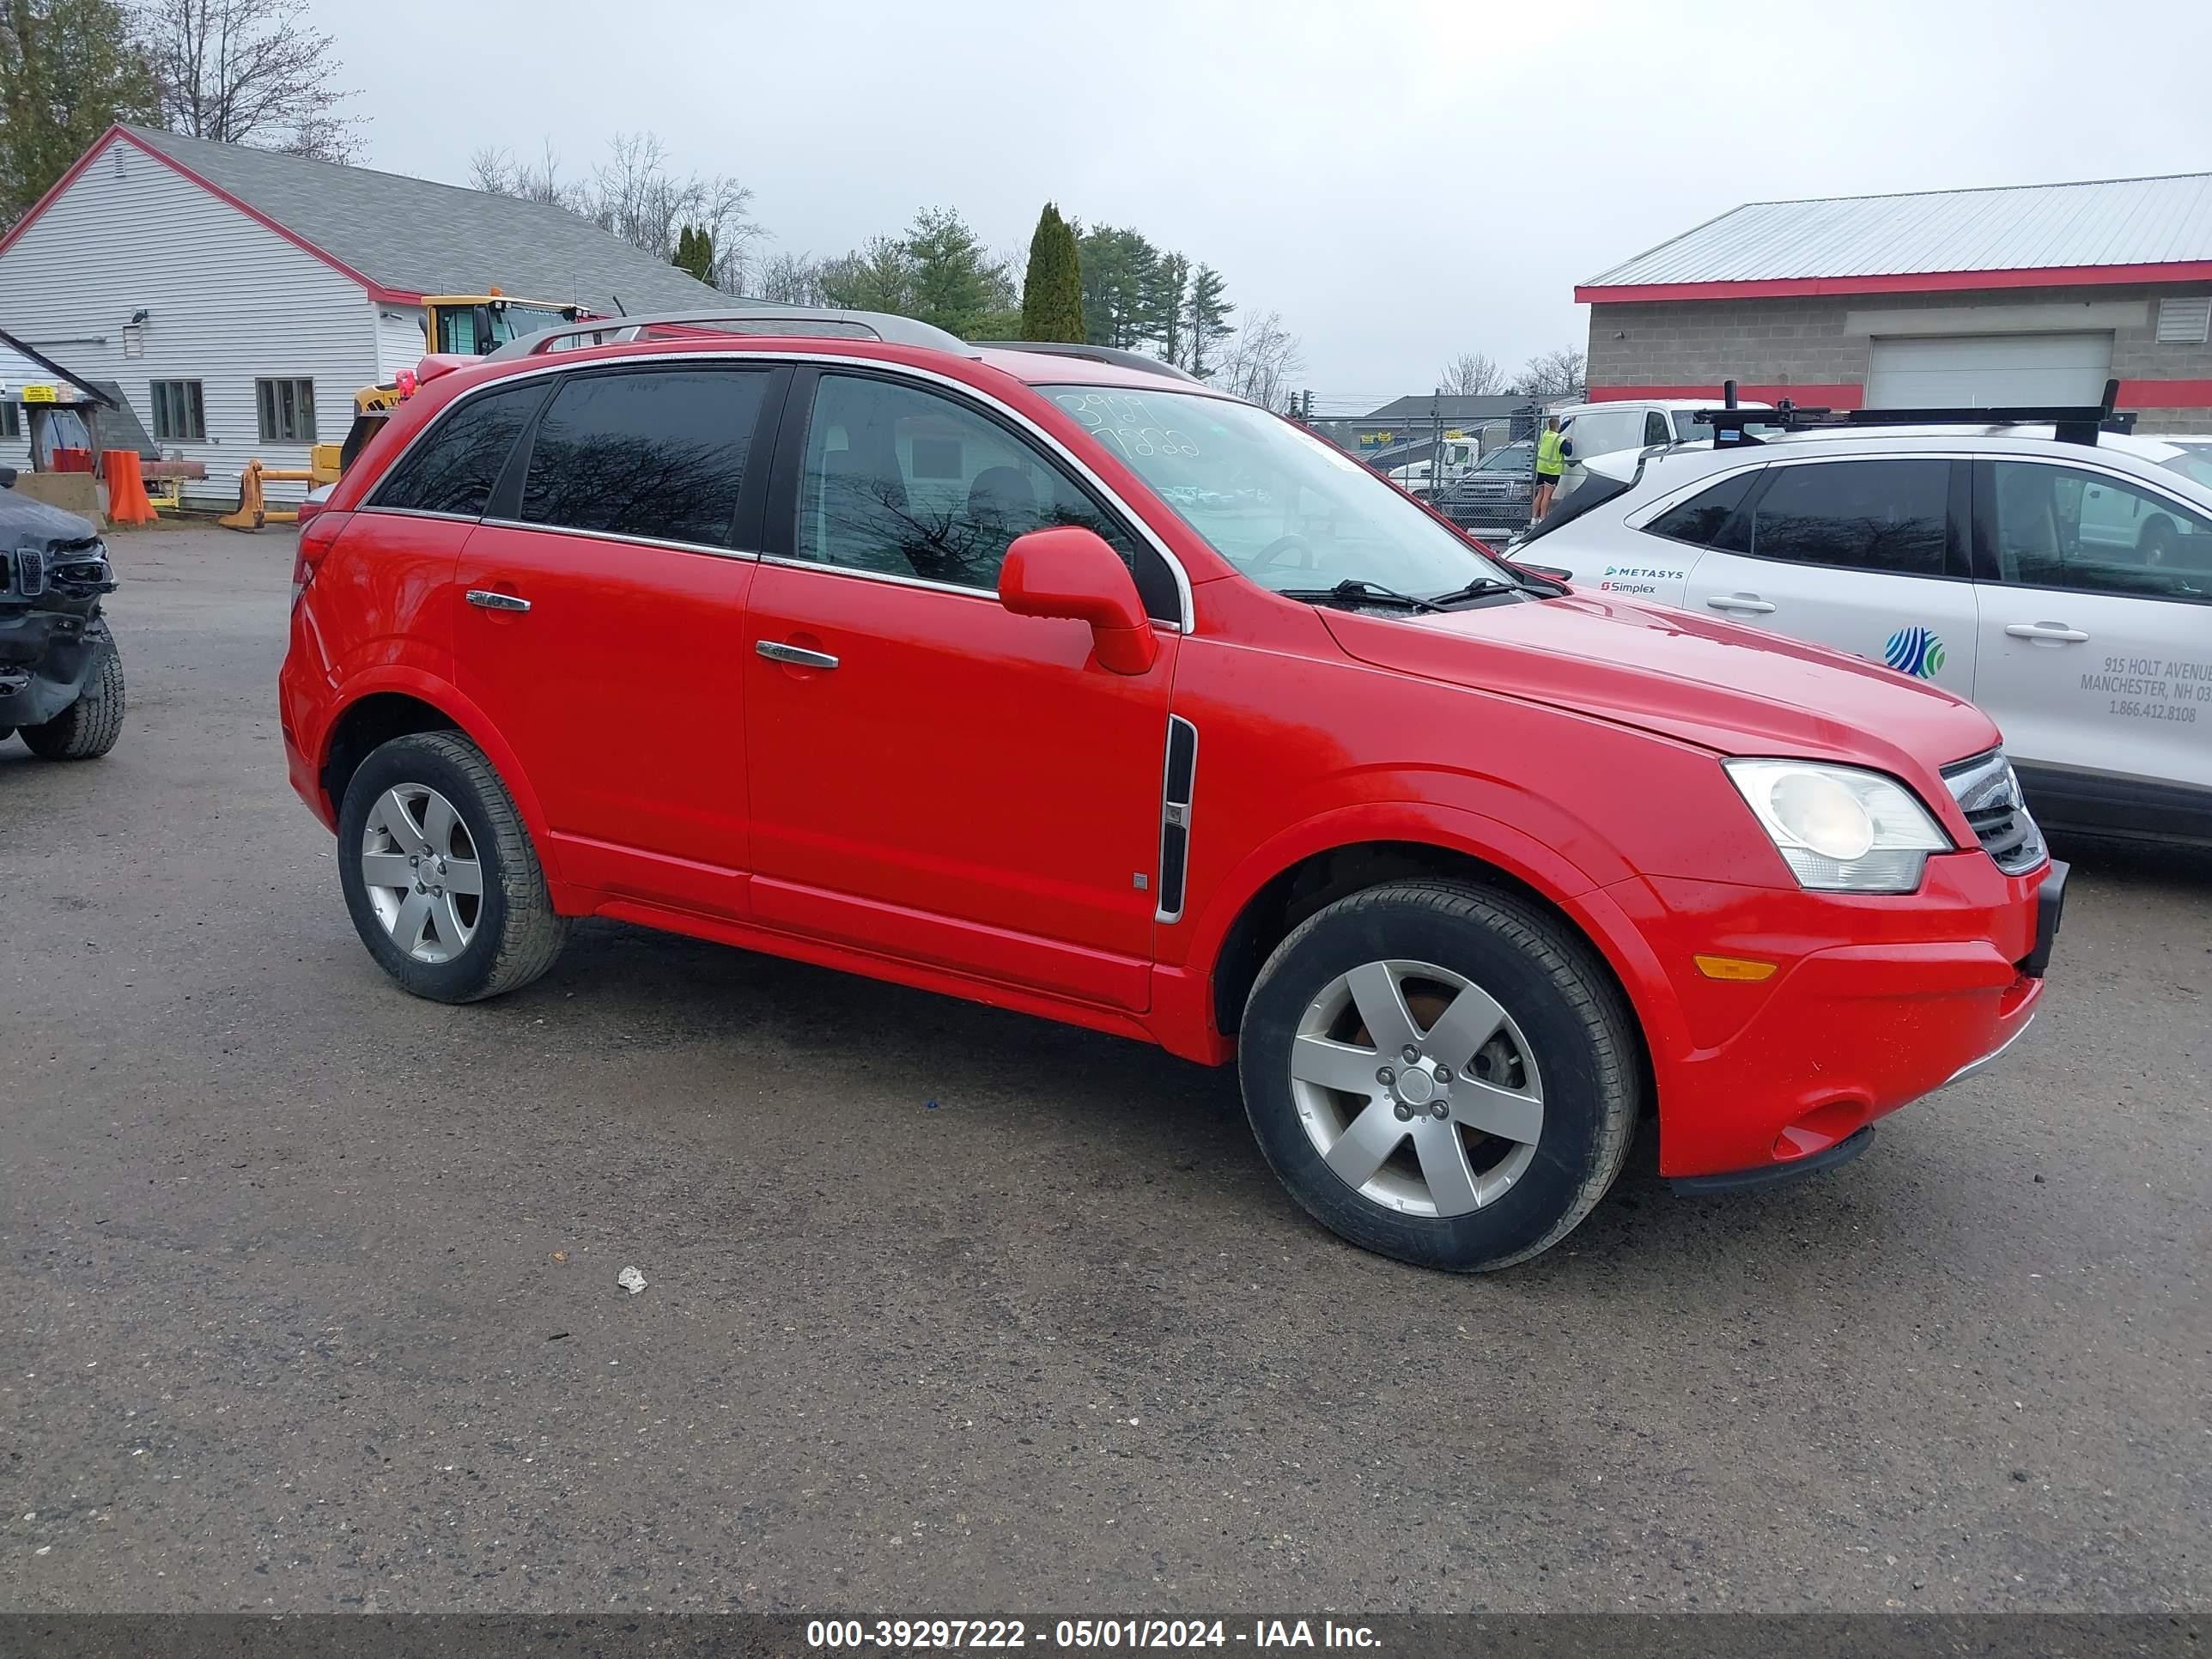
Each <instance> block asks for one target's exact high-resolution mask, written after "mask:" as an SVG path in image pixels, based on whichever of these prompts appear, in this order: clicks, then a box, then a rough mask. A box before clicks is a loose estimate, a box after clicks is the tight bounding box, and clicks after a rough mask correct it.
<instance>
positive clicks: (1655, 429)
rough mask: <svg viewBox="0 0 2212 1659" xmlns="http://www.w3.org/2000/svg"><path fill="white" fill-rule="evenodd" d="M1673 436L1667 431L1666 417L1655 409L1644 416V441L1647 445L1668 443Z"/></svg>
mask: <svg viewBox="0 0 2212 1659" xmlns="http://www.w3.org/2000/svg"><path fill="white" fill-rule="evenodd" d="M1673 437H1674V434H1673V433H1672V432H1670V431H1668V429H1667V417H1666V416H1664V415H1662V414H1661V413H1660V412H1659V411H1658V410H1656V409H1655V410H1651V411H1650V413H1649V414H1647V415H1645V416H1644V442H1645V443H1646V444H1647V445H1650V444H1663V443H1667V442H1669V441H1672V439H1673Z"/></svg>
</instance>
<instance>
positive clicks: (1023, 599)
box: [283, 311, 2064, 1269]
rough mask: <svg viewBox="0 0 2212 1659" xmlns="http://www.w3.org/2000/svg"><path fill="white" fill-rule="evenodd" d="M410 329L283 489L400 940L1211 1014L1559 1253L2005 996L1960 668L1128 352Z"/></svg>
mask: <svg viewBox="0 0 2212 1659" xmlns="http://www.w3.org/2000/svg"><path fill="white" fill-rule="evenodd" d="M599 329H600V331H601V337H593V336H592V335H591V334H590V333H588V332H584V331H572V332H570V333H568V334H565V335H562V334H555V335H544V336H539V337H536V338H534V339H532V340H531V341H526V342H520V343H517V344H516V345H513V346H510V347H508V348H507V349H505V350H504V351H502V352H501V353H499V354H497V355H496V356H494V357H493V358H491V359H489V360H486V361H484V362H471V363H469V364H468V365H466V366H465V367H451V366H448V365H447V364H444V363H441V362H438V361H437V360H435V359H433V360H428V361H426V362H425V364H424V366H423V369H422V374H421V377H420V379H421V387H422V389H421V390H420V391H419V392H417V394H416V396H415V397H414V398H413V399H412V400H411V402H410V403H409V404H406V405H405V406H404V408H403V409H402V410H400V411H399V412H398V414H397V415H395V416H393V417H392V420H391V421H390V422H389V423H388V426H387V428H386V430H385V431H383V432H382V433H380V435H377V436H376V437H375V438H374V440H373V441H371V442H370V443H369V444H368V447H366V448H365V449H364V450H363V452H362V454H361V456H360V457H359V459H358V460H357V462H356V465H354V466H353V468H352V469H351V470H350V471H349V472H348V473H347V474H346V476H345V478H344V479H343V482H342V483H340V484H339V485H338V486H337V489H336V491H335V492H334V494H333V495H332V497H331V502H330V505H329V507H328V508H327V509H326V510H325V512H323V513H321V514H320V515H319V517H317V518H316V519H315V520H314V521H313V524H311V525H309V526H307V528H306V529H305V530H304V531H303V532H301V539H300V551H299V562H298V568H297V569H296V571H295V575H294V585H295V602H294V606H293V613H292V635H291V648H290V652H289V655H288V657H287V659H286V660H285V664H284V670H283V732H284V743H285V747H286V751H287V757H288V759H289V763H290V768H291V777H292V782H293V785H294V787H295V788H296V789H297V790H298V791H299V792H300V793H301V796H302V797H303V798H305V799H306V800H307V804H308V805H309V806H310V807H312V808H313V811H314V812H315V814H316V815H317V816H318V817H320V818H321V819H322V821H323V822H324V823H325V824H326V825H328V826H330V827H331V829H334V830H336V832H337V836H338V841H339V857H338V860H337V866H338V870H339V874H340V879H341V882H342V884H343V889H344V893H345V900H346V904H347V907H348V908H349V910H350V911H351V912H352V915H353V919H354V922H355V925H356V927H358V928H359V929H360V932H361V936H362V940H363V941H364V942H365V943H366V944H367V945H368V949H369V951H370V953H371V954H372V955H374V957H376V959H377V961H378V962H379V963H381V964H382V965H383V967H384V968H385V969H386V971H387V972H388V973H390V974H391V975H392V977H393V978H394V979H396V980H398V981H399V983H400V984H401V985H402V986H403V987H404V988H406V989H407V990H409V991H410V992H412V993H414V994H416V995H418V996H424V997H430V998H435V999H438V1000H443V1001H449V1002H462V1001H467V1000H471V999H475V998H479V997H487V996H492V995H495V994H499V993H501V992H503V991H510V990H513V989H514V988H515V987H518V986H521V985H525V984H527V983H528V982H529V981H531V980H532V979H534V978H535V977H537V976H538V975H540V974H542V973H544V971H545V969H546V968H547V967H548V966H549V965H550V963H552V961H553V959H554V957H555V956H556V954H557V953H558V952H559V951H560V949H561V945H562V938H563V936H564V935H565V933H567V931H568V926H569V922H570V920H571V919H572V918H574V917H578V916H589V915H601V916H612V917H616V918H619V919H621V920H623V921H631V922H637V923H641V924H644V925H646V926H648V927H665V928H669V929H671V930H674V931H676V932H679V933H690V934H694V935H696V936H698V937H700V938H702V939H718V940H721V941H723V942H726V943H727V944H731V945H743V946H745V947H747V948H749V949H753V950H760V951H772V952H775V953H777V954H780V955H784V956H790V957H798V958H800V959H801V960H804V961H808V962H813V963H824V964H828V965H830V966H835V967H839V968H844V969H851V970H853V971H854V972H857V973H863V974H871V975H877V976H878V977H881V978H884V979H890V980H896V981H902V982H903V983H906V984H908V985H915V986H921V987H926V988H927V989H930V990H933V991H940V992H945V993H947V994H952V995H957V996H964V997H971V998H974V999H975V1000H978V1001H982V1002H987V1003H992V1004H994V1005H997V1006H1002V1007H1007V1008H1013V1009H1018V1010H1020V1011H1022V1012H1027V1013H1032V1014H1038V1015H1042V1016H1045V1017H1048V1018H1055V1019H1062V1020H1068V1021H1072V1022H1073V1023H1075V1024H1081V1025H1088V1026H1092V1027H1095V1028H1097V1029H1098V1030H1104V1031H1111V1032H1115V1033H1117V1034H1119V1035H1121V1036H1130V1037H1136V1038H1139V1039H1142V1040H1145V1041H1148V1042H1157V1043H1159V1044H1161V1045H1162V1046H1164V1048H1168V1049H1169V1050H1170V1051H1171V1052H1173V1053H1175V1054H1180V1055H1182V1056H1184V1057H1186V1058H1188V1059H1190V1060H1197V1061H1200V1062H1202V1063H1206V1064H1222V1063H1225V1062H1227V1061H1229V1060H1231V1059H1234V1060H1237V1062H1238V1064H1239V1066H1240V1067H1241V1071H1242V1077H1243V1093H1244V1099H1245V1102H1246V1105H1247V1108H1248V1109H1249V1114H1250V1116H1251V1121H1252V1127H1253V1129H1254V1132H1255V1133H1256V1134H1257V1136H1258V1138H1259V1141H1260V1145H1261V1149H1262V1150H1263V1152H1265V1153H1266V1155H1267V1159H1268V1161H1269V1162H1270V1163H1271V1164H1273V1166H1274V1168H1275V1170H1276V1172H1277V1173H1278V1174H1279V1176H1281V1177H1282V1179H1283V1181H1284V1182H1285V1184H1286V1185H1287V1186H1288V1187H1289V1188H1290V1189H1291V1192H1292V1193H1293V1194H1295V1195H1296V1196H1297V1199H1298V1200H1299V1201H1300V1202H1301V1203H1303V1204H1304V1206H1306V1207H1307V1208H1308V1209H1309V1210H1310V1211H1311V1212H1313V1213H1314V1214H1315V1215H1316V1216H1317V1217H1318V1218H1320V1219H1321V1220H1322V1221H1323V1222H1325V1223H1326V1224H1327V1225H1329V1226H1330V1227H1333V1228H1334V1229H1335V1230H1336V1231H1339V1232H1340V1233H1342V1234H1343V1235H1345V1236H1346V1237H1348V1238H1350V1239H1352V1240H1353V1241H1355V1242H1356V1243H1360V1244H1363V1245H1364V1246H1366V1247H1368V1248H1370V1249H1376V1250H1379V1251H1382V1252H1383V1253H1385V1254H1387V1255H1394V1256H1397V1257H1400V1258H1402V1259H1404V1260H1407V1261H1416V1262H1422V1263H1426V1264H1429V1265H1432V1266H1436V1267H1451V1268H1462V1269H1464V1268H1481V1267H1503V1266H1504V1265H1506V1264H1508V1263H1510V1262H1515V1261H1521V1260H1523V1259H1524V1258H1526V1257H1528V1256H1531V1255H1535V1254H1536V1253H1537V1252H1539V1251H1541V1250H1542V1249H1545V1248H1546V1247H1547V1246H1548V1245H1550V1244H1553V1243H1556V1242H1557V1241H1558V1240H1559V1238H1560V1237H1563V1236H1564V1235H1565V1234H1566V1233H1567V1232H1568V1231H1569V1230H1571V1228H1572V1227H1574V1226H1575V1225H1576V1224H1577V1222H1579V1221H1580V1220H1581V1219H1582V1218H1583V1216H1584V1215H1585V1214H1587V1213H1588V1212H1589V1209H1590V1208H1591V1206H1593V1205H1595V1203H1596V1202H1597V1200H1598V1199H1599V1198H1600V1197H1601V1195H1602V1194H1604V1192H1605V1190H1606V1188H1607V1186H1608V1185H1610V1184H1611V1182H1613V1177H1614V1176H1615V1175H1616V1174H1617V1173H1618V1172H1619V1171H1620V1167H1621V1164H1622V1161H1623V1159H1624V1158H1626V1153H1627V1150H1628V1146H1629V1143H1630V1141H1631V1139H1632V1138H1633V1136H1634V1134H1635V1132H1636V1129H1637V1126H1638V1119H1639V1117H1640V1116H1642V1115H1644V1114H1647V1113H1651V1112H1656V1115H1657V1116H1658V1120H1659V1164H1660V1169H1661V1170H1662V1172H1663V1173H1665V1174H1666V1175H1668V1176H1672V1177H1674V1178H1675V1180H1676V1182H1677V1183H1678V1184H1680V1185H1684V1186H1690V1187H1702V1188H1709V1189H1710V1188H1726V1187H1734V1186H1739V1185H1746V1184H1751V1183H1754V1182H1761V1181H1766V1180H1771V1179H1773V1178H1776V1177H1778V1176H1788V1175H1793V1174H1798V1173H1802V1172H1806V1171H1808V1170H1813V1169H1815V1168H1819V1167H1822V1166H1825V1165H1829V1164H1836V1163H1839V1162H1841V1161H1843V1160H1844V1159H1845V1158H1849V1157H1850V1156H1852V1155H1854V1154H1855V1153H1857V1152H1859V1151H1860V1150H1862V1149H1863V1147H1864V1146H1865V1144H1866V1142H1867V1139H1868V1138H1869V1133H1870V1129H1869V1125H1871V1124H1872V1123H1873V1121H1874V1120H1875V1119H1876V1118H1878V1117H1881V1115H1884V1114H1885V1113H1887V1112H1890V1111H1893V1110H1895V1109H1897V1108H1898V1107H1899V1106H1902V1105H1904V1104H1905V1103H1907V1102H1909V1101H1911V1100H1914V1099H1916V1098H1917V1097H1920V1096H1922V1095H1925V1094H1927V1093H1928V1092H1929V1091H1931V1090H1934V1089H1937V1088H1940V1087H1942V1085H1944V1084H1945V1083H1947V1082H1948V1081H1951V1080H1953V1079H1955V1078H1957V1077H1959V1076H1960V1075H1962V1074H1963V1073H1966V1072H1967V1071H1970V1070H1972V1069H1973V1068H1975V1067H1976V1066H1979V1065H1981V1064H1982V1063H1983V1062H1984V1061H1985V1060H1989V1059H1990V1058H1991V1057H1992V1056H1993V1055H1995V1054H1996V1052H1997V1051H1999V1050H2001V1049H2002V1048H2004V1047H2005V1046H2006V1045H2007V1044H2008V1043H2010V1042H2012V1041H2013V1040H2014V1039H2015V1037H2016V1036H2019V1034H2020V1033H2021V1030H2024V1029H2025V1028H2026V1026H2027V1023H2028V1021H2029V1019H2030V1018H2031V1016H2032V1015H2033V1011H2034V1008H2035V1005H2036V1001H2037V999H2038V997H2039V994H2041V991H2042V979H2041V975H2042V971H2043V967H2044V963H2045V960H2046V958H2047V957H2048V955H2049V952H2050V949H2051V940H2052V937H2053V935H2054V933H2055V932H2056V930H2057V921H2058V914H2059V909H2060V901H2061V897H2062V895H2063V878H2064V867H2063V866H2058V865H2054V864H2052V863H2051V861H2050V860H2048V859H2047V858H2046V857H2045V853H2044V850H2043V844H2042V841H2041V838H2040V836H2039V834H2038V833H2037V830H2036V828H2035V826H2034V824H2033V822H2032V821H2031V820H2030V819H2029V817H2027V813H2026V812H2025V811H2023V810H2022V808H2021V801H2020V795H2019V791H2018V788H2017V786H2016V785H2015V782H2014V781H2013V777H2012V774H2011V769H2010V768H2009V767H2008V765H2007V764H2006V763H2005V760H2004V757H2003V755H2002V750H2000V749H1999V747H1998V734H1997V732H1996V727H1995V726H1992V725H1991V724H1990V720H1989V719H1988V718H1987V717H1986V716H1985V715H1984V714H1981V713H1979V712H1978V710H1976V709H1975V708H1972V707H1971V706H1969V705H1968V704H1966V703H1963V702H1960V701H1958V700H1957V699H1956V698H1954V697H1952V696H1948V694H1946V693H1944V692H1942V691H1940V690H1936V689H1934V688H1933V687H1931V686H1929V685H1927V684H1923V683H1920V682H1917V681H1915V680H1911V679H1908V678H1904V677H1902V676H1900V675H1898V674H1894V673H1892V672H1890V671H1887V670H1886V669H1883V668H1880V667H1877V666H1875V665H1871V664H1869V663H1865V662H1862V661H1859V660H1857V659H1853V658H1849V657H1844V656H1840V655H1837V654H1833V653H1828V652H1825V651H1821V650H1818V649H1815V648H1812V647H1803V646H1798V645H1794V644H1792V643H1790V642H1789V641H1782V640H1778V639H1777V638H1775V636H1773V635H1771V634H1755V633H1752V632H1750V631H1747V630H1746V629H1741V628H1738V627H1735V626H1732V625H1730V624H1728V623H1721V622H1717V621H1710V620H1707V619H1705V618H1702V617H1690V616H1686V615H1684V614H1683V613H1680V612H1679V611H1664V610H1659V609H1654V608H1648V607H1644V606H1640V605H1634V604H1630V603H1626V602H1623V601H1621V600H1620V599H1618V598H1617V597H1615V596H1601V595H1597V594H1594V593H1588V592H1572V591H1570V590H1569V589H1567V588H1565V587H1564V586H1559V584H1557V583H1555V582H1552V581H1549V580H1545V579H1544V578H1541V577H1540V576H1536V575H1533V574H1529V573H1528V572H1526V571H1522V570H1517V569H1516V568H1514V567H1513V566H1511V565H1510V564H1506V563H1504V562H1499V561H1498V560H1497V559H1495V558H1493V557H1491V556H1488V555H1487V554H1486V551H1485V550H1483V549H1482V548H1480V546H1479V545H1478V544H1473V543H1470V542H1469V541H1468V538H1466V537H1464V536H1463V535H1462V534H1461V533H1460V532H1457V531H1456V530H1455V529H1454V528H1453V527H1452V526H1451V525H1450V524H1449V523H1448V522H1446V521H1445V520H1442V519H1440V518H1438V517H1437V516H1436V515H1435V514H1434V513H1431V512H1430V511H1428V510H1427V509H1426V508H1425V507H1422V506H1421V505H1420V504H1419V502H1417V501H1414V500H1413V498H1412V497H1411V496H1409V495H1405V494H1404V493H1402V492H1401V491H1399V490H1397V489H1394V488H1393V487H1392V486H1390V485H1389V483H1385V482H1383V480H1382V479H1380V478H1378V477H1375V476H1374V475H1373V474H1372V473H1370V471H1368V470H1367V469H1365V468H1364V467H1363V466H1361V465H1359V464H1358V462H1357V461H1355V460H1353V459H1351V458H1350V457H1349V456H1346V455H1345V454H1343V453H1340V452H1339V451H1338V450H1336V449H1334V447H1331V446H1330V445H1328V444H1327V443H1325V442H1323V441H1322V440H1320V439H1319V438H1317V437H1315V436H1313V435H1311V434H1310V433H1308V432H1306V431H1304V430H1303V429H1302V428H1299V427H1297V425H1295V424H1293V423H1292V422H1288V421H1285V420H1283V419H1281V418H1279V417H1278V416H1273V415H1271V414H1269V413H1267V412H1266V411H1264V410H1260V409H1257V408H1255V407H1254V406H1252V405H1251V404H1248V403H1244V402H1241V401H1239V400H1237V399H1236V398H1230V397H1225V396H1224V395H1222V394H1221V393H1219V392H1214V391H1212V390H1210V389H1208V388H1207V387H1206V386H1200V385H1198V384H1196V383H1194V382H1192V381H1190V380H1188V378H1187V377H1182V376H1179V375H1177V374H1175V373H1174V372H1173V371H1170V370H1166V369H1164V368H1160V367H1159V366H1158V365H1156V364H1154V365H1145V364H1144V363H1143V362H1142V360H1139V359H1133V358H1129V359H1125V358H1124V357H1123V356H1122V355H1121V354H1115V353H1110V352H1098V351H1092V350H1091V349H1088V348H1082V347H1057V348H1055V347H1036V348H1023V349H996V348H981V347H975V346H970V345H968V344H965V343H962V342H961V341H958V340H957V339H955V338H953V337H951V336H950V335H946V334H943V333H941V332H939V331H936V330H933V329H929V328H927V327H926V326H924V325H920V324H916V323H911V322H904V321H901V320H899V319H890V318H878V317H872V316H862V315H859V314H855V313H836V314H830V313H807V314H799V313H780V312H775V311H763V312H760V313H752V314H747V315H744V316H741V317H738V318H736V319H730V318H720V319H709V318H690V319H659V320H656V321H652V322H635V321H633V322H629V323H626V324H624V325H623V326H622V328H621V330H620V331H619V333H618V334H617V335H616V336H614V337H611V338H609V337H604V336H605V325H604V324H602V325H599Z"/></svg>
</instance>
